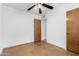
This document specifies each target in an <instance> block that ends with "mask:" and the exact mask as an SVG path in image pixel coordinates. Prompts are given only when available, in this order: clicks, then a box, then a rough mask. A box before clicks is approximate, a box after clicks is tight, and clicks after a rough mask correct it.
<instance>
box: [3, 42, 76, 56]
mask: <svg viewBox="0 0 79 59" xmlns="http://www.w3.org/2000/svg"><path fill="white" fill-rule="evenodd" d="M2 56H77V54H75V53H72V52H70V51H66V50H64V49H63V48H60V47H57V46H55V45H52V44H50V43H46V42H41V43H39V42H38V43H33V42H31V43H27V44H22V45H18V46H14V47H9V48H4V49H3V52H2Z"/></svg>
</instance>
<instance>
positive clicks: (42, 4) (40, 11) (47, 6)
mask: <svg viewBox="0 0 79 59" xmlns="http://www.w3.org/2000/svg"><path fill="white" fill-rule="evenodd" d="M38 5H40V6H43V7H46V8H48V9H53V8H54V7H52V6H50V5H47V4H45V3H37V4H35V5H33V6H31V7H30V8H28V9H27V11H30V10H31V9H33V8H34V7H35V6H38ZM39 14H42V9H41V7H39Z"/></svg>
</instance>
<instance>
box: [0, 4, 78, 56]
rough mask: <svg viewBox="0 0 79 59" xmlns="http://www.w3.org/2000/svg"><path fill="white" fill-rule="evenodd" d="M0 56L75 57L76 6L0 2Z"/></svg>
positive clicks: (76, 46)
mask: <svg viewBox="0 0 79 59" xmlns="http://www.w3.org/2000/svg"><path fill="white" fill-rule="evenodd" d="M0 56H79V3H0Z"/></svg>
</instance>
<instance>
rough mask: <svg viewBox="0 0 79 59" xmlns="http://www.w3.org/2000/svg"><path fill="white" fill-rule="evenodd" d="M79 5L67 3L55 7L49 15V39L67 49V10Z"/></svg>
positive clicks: (50, 41)
mask: <svg viewBox="0 0 79 59" xmlns="http://www.w3.org/2000/svg"><path fill="white" fill-rule="evenodd" d="M77 7H79V4H75V3H73V4H72V3H70V4H68V3H65V4H62V5H61V6H60V7H57V8H54V9H53V11H52V12H51V13H50V14H48V15H47V41H48V42H49V43H51V44H54V45H57V46H59V47H62V48H64V49H66V11H68V10H71V9H74V8H77Z"/></svg>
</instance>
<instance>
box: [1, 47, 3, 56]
mask: <svg viewBox="0 0 79 59" xmlns="http://www.w3.org/2000/svg"><path fill="white" fill-rule="evenodd" d="M2 51H3V48H0V56H1V53H2Z"/></svg>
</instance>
